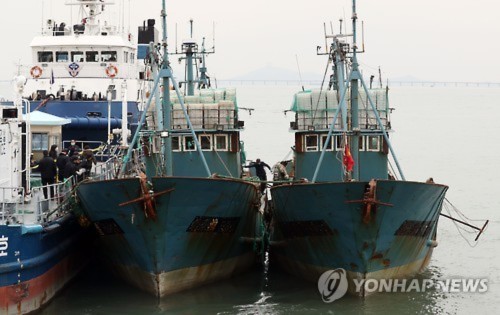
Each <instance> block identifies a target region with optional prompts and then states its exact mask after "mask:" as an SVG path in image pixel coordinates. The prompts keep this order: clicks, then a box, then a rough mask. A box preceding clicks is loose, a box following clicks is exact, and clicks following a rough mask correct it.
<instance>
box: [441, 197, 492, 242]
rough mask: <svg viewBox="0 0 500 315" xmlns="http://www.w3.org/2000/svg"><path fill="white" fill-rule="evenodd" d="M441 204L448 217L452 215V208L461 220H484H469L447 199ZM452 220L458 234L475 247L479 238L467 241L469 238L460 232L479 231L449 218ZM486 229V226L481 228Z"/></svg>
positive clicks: (473, 232) (470, 232)
mask: <svg viewBox="0 0 500 315" xmlns="http://www.w3.org/2000/svg"><path fill="white" fill-rule="evenodd" d="M443 206H444V209H445V210H446V212H447V213H448V215H449V216H450V217H453V215H452V213H451V211H450V210H453V211H454V213H456V214H457V215H458V216H459V217H460V218H461V219H462V220H463V221H469V222H470V221H484V220H471V219H469V218H467V217H466V216H465V215H464V214H463V213H462V212H461V211H460V210H458V208H457V207H455V206H454V205H453V204H452V203H451V202H450V201H449V200H448V199H446V198H445V199H444V203H443ZM450 208H451V209H450ZM451 221H452V222H453V224H454V225H455V228H456V229H457V231H458V234H460V236H461V237H462V238H463V239H464V240H465V242H466V243H467V244H468V245H469V246H470V247H472V248H474V247H476V246H477V244H479V240H478V241H476V242H475V243H471V242H470V241H469V239H468V238H467V237H465V235H464V234H463V233H462V232H465V233H468V234H475V233H479V231H476V230H474V229H472V228H471V227H467V226H462V225H459V224H458V222H456V221H455V220H451ZM487 229H488V226H487V227H486V228H485V229H484V230H483V233H484V232H486V230H487Z"/></svg>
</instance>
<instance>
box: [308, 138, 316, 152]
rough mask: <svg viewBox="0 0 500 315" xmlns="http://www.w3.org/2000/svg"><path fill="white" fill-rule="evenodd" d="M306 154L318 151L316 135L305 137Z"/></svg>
mask: <svg viewBox="0 0 500 315" xmlns="http://www.w3.org/2000/svg"><path fill="white" fill-rule="evenodd" d="M305 144H306V152H311V151H318V135H305Z"/></svg>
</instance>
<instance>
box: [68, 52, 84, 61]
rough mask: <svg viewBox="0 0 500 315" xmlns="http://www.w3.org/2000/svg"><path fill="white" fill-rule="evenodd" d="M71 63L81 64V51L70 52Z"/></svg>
mask: <svg viewBox="0 0 500 315" xmlns="http://www.w3.org/2000/svg"><path fill="white" fill-rule="evenodd" d="M71 61H72V62H83V61H84V59H83V51H72V52H71Z"/></svg>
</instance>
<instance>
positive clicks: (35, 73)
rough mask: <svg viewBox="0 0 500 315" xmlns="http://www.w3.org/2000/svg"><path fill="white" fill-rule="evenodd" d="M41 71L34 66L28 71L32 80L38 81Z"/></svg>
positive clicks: (38, 67)
mask: <svg viewBox="0 0 500 315" xmlns="http://www.w3.org/2000/svg"><path fill="white" fill-rule="evenodd" d="M42 73H43V69H42V68H41V67H40V66H34V67H32V68H31V70H30V74H31V76H32V77H33V78H34V79H38V78H39V77H41V76H42Z"/></svg>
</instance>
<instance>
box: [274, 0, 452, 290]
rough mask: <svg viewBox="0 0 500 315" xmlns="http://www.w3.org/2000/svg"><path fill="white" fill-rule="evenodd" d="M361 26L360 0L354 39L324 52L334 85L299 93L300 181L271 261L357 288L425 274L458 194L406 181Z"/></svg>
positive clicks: (290, 189) (281, 207)
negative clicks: (339, 273) (447, 205)
mask: <svg viewBox="0 0 500 315" xmlns="http://www.w3.org/2000/svg"><path fill="white" fill-rule="evenodd" d="M356 20H357V14H356V4H355V1H353V16H352V21H353V23H352V26H353V33H352V34H342V33H341V34H338V35H328V36H327V35H326V34H325V37H326V39H330V40H331V45H330V46H329V47H325V50H326V51H325V52H324V53H321V51H319V50H318V52H319V53H320V54H324V55H327V56H328V58H329V60H330V61H331V64H332V69H333V74H332V75H331V76H330V82H329V88H326V89H323V88H322V89H319V90H311V91H300V92H299V93H297V94H295V98H294V104H293V107H292V111H293V112H295V121H293V122H292V123H291V128H292V130H293V131H294V132H295V147H294V180H293V181H292V182H290V183H284V184H282V185H278V186H274V187H273V188H272V189H271V195H272V204H273V209H272V215H273V232H272V238H271V246H272V247H271V250H270V251H271V259H272V260H271V261H275V262H277V264H279V265H280V266H282V267H283V268H285V269H286V270H287V271H289V272H290V273H292V274H295V275H298V276H300V277H303V278H306V279H310V280H312V281H318V279H319V277H320V275H321V274H322V273H323V272H325V271H327V270H331V269H336V268H342V269H344V270H345V271H346V274H347V278H348V281H350V284H352V283H353V280H363V279H365V280H368V279H392V278H404V277H409V276H411V275H414V274H416V273H418V272H420V271H421V270H422V269H423V268H425V267H426V266H427V264H428V263H429V259H430V257H431V254H432V251H433V248H434V247H435V246H436V244H437V242H436V230H437V225H438V219H439V216H440V212H441V207H442V204H443V200H444V198H445V193H446V191H447V189H448V187H447V186H445V185H439V184H436V183H434V182H433V181H432V180H431V179H429V180H428V181H426V182H413V181H407V180H406V179H405V177H404V175H403V172H402V170H401V168H400V165H399V163H398V160H397V157H396V155H395V154H394V150H393V147H392V145H391V142H390V133H391V131H392V128H391V121H390V112H391V109H390V108H389V101H388V89H387V88H383V87H382V86H381V85H382V84H381V83H380V87H377V88H374V87H373V86H372V84H373V82H371V81H370V84H369V86H367V84H366V83H365V82H364V80H363V77H362V74H361V71H360V70H359V65H358V53H359V51H358V50H359V48H358V45H357V42H356V36H357V32H356ZM350 38H352V42H349V41H350ZM380 81H381V80H380ZM390 157H392V161H394V163H395V164H396V166H397V170H398V172H397V173H396V172H395V171H393V169H392V167H390V166H391V165H392V163H391V162H390V161H391V158H390ZM358 283H359V282H358ZM355 288H356V286H354V285H349V290H350V291H351V293H354V294H357V295H362V296H364V295H365V294H366V292H365V290H364V289H363V288H361V289H360V290H359V291H355Z"/></svg>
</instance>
